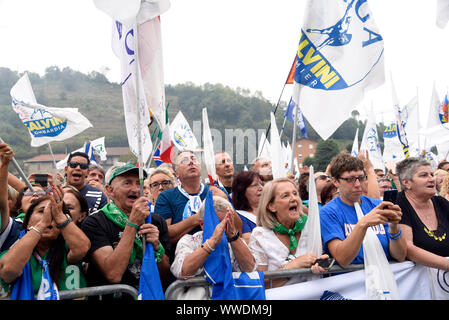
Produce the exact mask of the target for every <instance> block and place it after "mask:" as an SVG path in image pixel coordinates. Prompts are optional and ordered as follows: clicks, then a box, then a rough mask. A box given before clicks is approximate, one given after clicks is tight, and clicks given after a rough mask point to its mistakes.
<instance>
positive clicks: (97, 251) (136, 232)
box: [82, 164, 170, 289]
mask: <svg viewBox="0 0 449 320" xmlns="http://www.w3.org/2000/svg"><path fill="white" fill-rule="evenodd" d="M144 176H145V177H146V176H147V173H146V172H145V171H144ZM106 188H107V189H108V190H107V191H108V194H109V195H110V197H111V202H109V203H108V204H107V205H106V206H104V207H103V208H101V209H100V210H99V211H97V212H96V213H94V214H92V215H90V216H89V217H87V218H86V219H85V220H84V222H83V224H82V230H83V231H84V232H85V233H86V235H87V236H88V237H89V239H90V241H91V249H90V251H89V253H88V261H89V262H91V263H90V264H89V268H88V270H87V275H86V279H87V283H88V285H89V286H99V285H106V284H118V283H121V284H127V285H131V286H133V287H135V288H136V289H137V288H138V286H139V277H140V267H141V264H142V259H143V243H142V240H143V237H145V240H146V241H147V243H152V244H153V247H154V252H155V256H156V259H157V260H158V268H159V274H160V276H161V281H162V282H164V278H165V277H169V275H170V263H169V260H168V255H167V254H168V251H169V250H170V240H169V236H168V229H167V225H166V223H165V220H164V219H163V218H162V217H161V216H159V215H157V214H153V215H152V219H151V221H152V223H151V224H146V223H144V222H145V218H146V217H147V216H148V215H149V213H150V210H149V209H150V208H149V205H148V199H147V198H146V197H141V196H140V182H139V169H138V168H137V167H136V166H135V165H132V164H126V165H123V166H121V167H118V168H116V169H115V170H114V171H113V172H112V174H111V175H110V177H109V181H108V185H107V186H106ZM166 253H167V254H166ZM159 261H160V262H159Z"/></svg>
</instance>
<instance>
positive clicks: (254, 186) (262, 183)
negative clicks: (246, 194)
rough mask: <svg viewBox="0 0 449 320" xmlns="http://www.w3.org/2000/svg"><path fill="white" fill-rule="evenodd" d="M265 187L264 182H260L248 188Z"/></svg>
mask: <svg viewBox="0 0 449 320" xmlns="http://www.w3.org/2000/svg"><path fill="white" fill-rule="evenodd" d="M264 185H265V183H264V182H263V181H259V182H254V183H251V184H250V185H249V186H248V188H249V187H253V188H257V187H258V186H261V187H263V186H264Z"/></svg>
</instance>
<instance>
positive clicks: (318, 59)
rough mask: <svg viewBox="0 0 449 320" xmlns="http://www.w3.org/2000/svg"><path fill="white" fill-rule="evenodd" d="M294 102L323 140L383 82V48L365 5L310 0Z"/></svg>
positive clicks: (298, 55) (298, 57)
mask: <svg viewBox="0 0 449 320" xmlns="http://www.w3.org/2000/svg"><path fill="white" fill-rule="evenodd" d="M304 21H305V22H304V25H303V28H302V30H301V37H300V40H299V46H298V51H297V59H296V70H295V76H294V79H295V82H294V93H293V95H292V98H293V99H294V100H295V102H296V103H297V104H298V105H300V106H301V110H302V112H303V114H304V116H305V117H306V118H307V120H308V121H309V122H310V124H311V125H312V127H313V128H314V129H315V131H316V132H317V133H318V134H319V135H320V136H321V138H323V139H324V140H326V139H327V138H329V137H330V136H331V135H332V133H333V132H334V131H335V130H336V129H337V128H338V127H339V126H340V125H341V124H342V123H343V122H344V121H345V120H346V119H347V118H348V116H349V114H350V112H351V111H352V110H353V109H354V107H355V106H356V105H357V104H358V103H359V102H361V101H362V99H363V97H364V91H365V90H371V89H375V88H376V87H378V86H380V85H382V84H383V83H384V82H385V76H384V63H383V57H384V54H383V53H384V45H383V39H382V36H381V35H380V31H379V29H378V28H377V26H376V24H375V22H374V18H373V14H372V12H371V11H370V9H369V6H368V2H367V1H355V0H348V1H328V0H309V1H308V3H307V6H306V14H305V19H304Z"/></svg>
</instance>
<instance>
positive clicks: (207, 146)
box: [202, 108, 217, 185]
mask: <svg viewBox="0 0 449 320" xmlns="http://www.w3.org/2000/svg"><path fill="white" fill-rule="evenodd" d="M202 117H203V143H204V148H203V149H204V152H203V158H204V163H205V164H206V170H207V176H208V177H209V182H210V184H211V185H214V181H216V180H217V173H216V171H215V155H214V144H213V142H212V134H211V131H210V127H209V118H208V116H207V109H206V108H203V113H202Z"/></svg>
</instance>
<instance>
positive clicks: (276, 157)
mask: <svg viewBox="0 0 449 320" xmlns="http://www.w3.org/2000/svg"><path fill="white" fill-rule="evenodd" d="M270 119H271V130H270V156H271V169H272V171H273V179H278V178H283V177H285V164H284V162H283V161H284V159H283V157H282V153H283V152H282V144H281V138H280V136H279V131H278V127H277V125H276V118H275V116H274V113H273V112H270Z"/></svg>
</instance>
